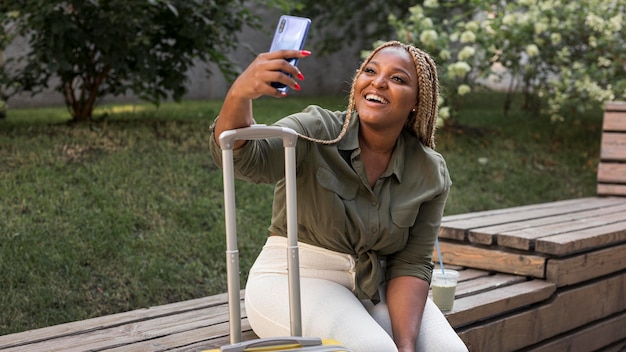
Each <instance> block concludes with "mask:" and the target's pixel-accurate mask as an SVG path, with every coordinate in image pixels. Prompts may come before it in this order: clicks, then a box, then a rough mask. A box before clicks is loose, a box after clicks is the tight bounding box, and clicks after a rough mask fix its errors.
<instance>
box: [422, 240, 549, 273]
mask: <svg viewBox="0 0 626 352" xmlns="http://www.w3.org/2000/svg"><path fill="white" fill-rule="evenodd" d="M439 245H440V247H441V256H442V259H443V262H444V263H449V264H454V265H461V266H468V267H472V268H477V269H484V270H493V271H498V272H502V273H509V274H515V275H525V276H532V277H536V278H543V277H545V263H546V257H544V256H541V255H534V254H530V253H523V252H513V251H502V250H498V249H493V248H484V247H478V246H473V245H468V244H459V243H452V242H447V241H439ZM433 260H434V261H438V260H439V256H438V254H437V251H436V250H435V251H433Z"/></svg>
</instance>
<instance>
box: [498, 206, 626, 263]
mask: <svg viewBox="0 0 626 352" xmlns="http://www.w3.org/2000/svg"><path fill="white" fill-rule="evenodd" d="M612 209H613V208H612ZM614 210H616V211H615V212H611V213H607V214H604V215H601V216H594V217H585V216H584V215H582V214H584V213H581V216H580V218H578V219H573V220H571V221H567V222H558V223H554V224H546V225H542V226H537V227H531V228H524V229H519V230H513V231H506V232H501V233H499V234H498V235H497V243H498V245H499V246H504V247H509V248H517V249H522V250H532V249H534V247H535V241H536V240H537V239H539V238H543V237H548V236H553V235H559V234H564V233H569V232H578V233H579V234H586V235H587V236H588V237H596V236H598V235H600V234H601V233H602V229H603V226H606V225H607V224H613V223H620V222H621V223H623V221H624V220H626V219H625V217H624V214H626V210H624V207H623V206H622V207H620V209H619V210H618V209H617V207H616V208H615V209H614ZM622 226H623V225H618V228H619V227H622ZM594 228H599V230H596V231H593V230H590V231H588V232H585V231H583V230H588V229H594ZM581 239H583V238H581ZM581 243H582V242H581ZM587 245H588V246H589V248H593V247H597V245H595V244H594V243H593V241H588V242H587ZM566 253H567V252H566Z"/></svg>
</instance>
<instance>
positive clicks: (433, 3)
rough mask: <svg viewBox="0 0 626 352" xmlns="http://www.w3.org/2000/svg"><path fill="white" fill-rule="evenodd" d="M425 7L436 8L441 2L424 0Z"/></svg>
mask: <svg viewBox="0 0 626 352" xmlns="http://www.w3.org/2000/svg"><path fill="white" fill-rule="evenodd" d="M424 7H428V8H431V9H436V8H438V7H439V3H438V2H437V0H424Z"/></svg>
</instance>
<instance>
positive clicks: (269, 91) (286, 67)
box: [215, 50, 310, 148]
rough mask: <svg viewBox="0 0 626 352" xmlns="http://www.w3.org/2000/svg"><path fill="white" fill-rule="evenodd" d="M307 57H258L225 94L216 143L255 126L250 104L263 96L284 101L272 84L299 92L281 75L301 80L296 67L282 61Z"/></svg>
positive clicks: (295, 53)
mask: <svg viewBox="0 0 626 352" xmlns="http://www.w3.org/2000/svg"><path fill="white" fill-rule="evenodd" d="M309 55H310V53H309V52H308V51H299V50H280V51H275V52H271V53H264V54H260V55H258V56H257V57H256V59H255V60H254V61H253V62H252V63H251V64H250V65H249V66H248V67H247V68H246V70H245V71H244V72H243V73H241V75H239V77H237V79H236V80H235V82H233V85H232V86H231V87H230V89H229V90H228V93H226V97H225V98H224V104H223V105H222V109H221V110H220V113H219V118H218V119H217V121H216V122H215V140H216V142H217V143H218V144H219V135H220V134H221V133H222V132H224V131H225V130H230V129H235V128H241V127H248V126H250V125H251V124H253V123H254V117H253V115H252V100H254V99H256V98H258V97H260V96H262V95H269V96H274V97H277V98H280V97H284V94H283V93H281V92H280V91H278V90H277V89H276V88H274V87H272V86H271V83H272V82H280V83H283V84H285V85H287V86H289V87H291V88H292V89H296V90H299V89H300V86H299V85H298V83H297V82H296V81H295V80H294V79H293V78H291V77H289V76H287V75H286V74H284V73H283V72H286V73H289V74H291V75H292V76H293V77H297V78H299V79H300V80H302V79H304V77H303V76H302V73H300V71H299V70H298V68H297V67H295V66H293V65H291V64H290V63H289V62H287V61H286V60H285V59H288V58H294V57H297V58H303V57H306V56H309ZM281 71H282V72H281ZM244 143H245V141H238V142H237V143H235V148H239V147H241V146H242V145H243V144H244Z"/></svg>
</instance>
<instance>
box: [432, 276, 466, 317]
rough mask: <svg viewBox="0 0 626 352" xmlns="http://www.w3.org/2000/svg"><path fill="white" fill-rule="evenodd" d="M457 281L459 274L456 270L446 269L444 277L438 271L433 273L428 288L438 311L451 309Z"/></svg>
mask: <svg viewBox="0 0 626 352" xmlns="http://www.w3.org/2000/svg"><path fill="white" fill-rule="evenodd" d="M458 281H459V272H458V271H456V270H449V269H446V270H445V275H444V273H442V272H441V271H440V270H435V271H433V277H432V281H431V284H430V286H431V288H432V291H433V292H432V293H433V302H435V304H436V305H437V307H439V309H440V310H442V311H448V310H451V309H452V306H453V305H454V295H455V293H456V285H457V282H458Z"/></svg>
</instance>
